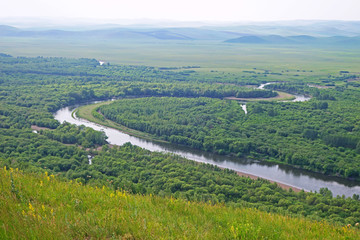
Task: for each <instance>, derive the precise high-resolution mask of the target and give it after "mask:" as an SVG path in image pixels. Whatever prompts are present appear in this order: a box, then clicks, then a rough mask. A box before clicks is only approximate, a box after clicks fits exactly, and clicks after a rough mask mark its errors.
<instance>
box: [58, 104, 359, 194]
mask: <svg viewBox="0 0 360 240" xmlns="http://www.w3.org/2000/svg"><path fill="white" fill-rule="evenodd" d="M93 103H94V102H93ZM76 107H79V106H72V107H65V108H62V109H60V110H58V111H57V112H56V113H55V114H54V117H55V119H56V120H58V121H59V122H61V123H62V122H64V121H66V122H69V123H73V124H76V125H85V126H87V127H91V128H93V129H95V130H98V131H100V130H102V131H104V132H105V134H106V135H107V136H108V139H107V141H108V142H109V143H110V144H114V145H123V144H124V143H126V142H130V143H131V144H133V145H137V146H140V147H142V148H145V149H148V150H150V151H159V152H167V153H174V154H177V155H180V156H182V157H185V158H187V159H190V160H194V161H197V162H203V163H209V164H213V165H216V166H219V167H222V168H228V169H232V170H235V171H239V172H243V173H247V174H251V175H255V176H258V177H261V178H265V179H268V180H272V181H275V182H279V183H283V184H286V185H289V186H293V187H295V188H300V189H304V190H305V191H319V189H320V188H324V187H326V188H328V189H330V190H331V191H332V192H333V195H334V196H336V195H345V196H346V197H351V196H352V195H353V194H359V195H360V183H358V182H353V181H350V180H346V179H342V178H337V177H329V176H325V175H323V174H318V173H313V172H309V171H306V170H301V169H297V168H293V167H291V166H286V165H279V164H274V163H268V162H263V161H258V160H253V159H241V158H236V157H229V156H222V155H217V154H212V153H208V152H204V151H199V150H195V149H192V148H188V147H183V146H179V145H175V144H166V143H158V142H153V141H149V140H144V139H141V138H138V137H134V136H130V135H128V134H125V133H123V132H120V131H118V130H116V129H112V128H108V127H105V126H101V125H98V124H95V123H92V122H89V121H87V120H85V119H80V118H76V117H73V116H72V112H73V110H74V109H75V108H76Z"/></svg>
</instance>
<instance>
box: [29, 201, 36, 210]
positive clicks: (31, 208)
mask: <svg viewBox="0 0 360 240" xmlns="http://www.w3.org/2000/svg"><path fill="white" fill-rule="evenodd" d="M29 209H30V211H32V212H34V211H35V209H34V207H33V205H31V203H29Z"/></svg>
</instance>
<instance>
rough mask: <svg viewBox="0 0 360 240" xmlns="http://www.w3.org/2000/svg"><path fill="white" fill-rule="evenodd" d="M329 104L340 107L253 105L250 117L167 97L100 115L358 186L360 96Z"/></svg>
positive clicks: (213, 102) (220, 105)
mask: <svg viewBox="0 0 360 240" xmlns="http://www.w3.org/2000/svg"><path fill="white" fill-rule="evenodd" d="M330 94H331V95H330ZM349 95H350V96H351V97H349ZM314 96H322V95H321V93H318V95H316V94H314ZM329 96H332V97H333V98H334V99H338V100H319V99H318V97H315V99H313V100H311V101H309V102H265V101H263V102H251V103H248V104H247V111H248V114H245V112H244V111H243V109H242V106H241V104H239V103H238V102H236V101H231V100H220V99H212V98H168V97H164V98H139V99H122V100H119V101H117V102H114V103H112V104H109V105H103V106H100V107H99V108H98V111H99V112H100V113H102V114H103V115H104V117H105V118H107V119H110V120H112V121H114V122H117V123H119V124H121V125H124V126H126V127H128V128H133V129H136V130H139V131H144V132H147V133H151V134H153V135H155V136H156V137H160V138H161V139H164V140H166V141H169V142H172V143H176V144H183V145H187V146H190V147H192V148H197V149H201V150H206V151H210V152H216V153H219V154H234V155H236V156H238V157H241V156H249V155H251V156H254V157H257V158H261V159H266V160H270V161H277V162H282V163H286V164H289V165H294V166H297V167H301V168H305V169H308V170H312V171H317V172H322V173H325V174H329V175H337V176H343V177H346V178H354V179H359V177H360V175H359V174H360V155H359V153H360V142H359V140H360V128H359V125H358V123H359V116H358V114H357V113H358V110H360V109H359V105H358V103H357V101H356V99H358V98H359V97H360V94H359V92H358V91H354V90H348V89H338V90H333V91H331V92H330V93H329ZM319 98H320V99H322V98H321V97H319ZM350 106H351V108H350Z"/></svg>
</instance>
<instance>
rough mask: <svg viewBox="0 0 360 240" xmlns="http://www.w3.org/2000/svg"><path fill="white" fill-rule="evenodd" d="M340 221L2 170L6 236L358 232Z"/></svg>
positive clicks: (0, 229) (1, 223) (1, 232)
mask: <svg viewBox="0 0 360 240" xmlns="http://www.w3.org/2000/svg"><path fill="white" fill-rule="evenodd" d="M359 236H360V231H359V229H357V227H350V226H334V225H330V224H328V223H326V222H315V221H310V220H306V219H302V218H291V217H287V216H281V215H276V214H269V213H265V212H261V211H258V210H255V209H240V208H236V209H234V208H231V207H225V206H222V205H210V204H206V203H198V202H186V201H183V200H175V199H172V198H170V199H169V198H161V197H157V196H151V195H149V196H142V195H130V194H128V193H126V192H124V191H120V190H119V191H112V190H110V189H108V188H107V187H103V188H94V187H91V186H83V185H81V183H77V182H72V181H70V182H65V181H60V180H58V179H57V178H56V177H54V176H53V175H51V176H48V174H45V175H44V174H43V175H39V174H29V173H23V172H21V171H19V170H17V169H15V170H14V169H1V170H0V239H359Z"/></svg>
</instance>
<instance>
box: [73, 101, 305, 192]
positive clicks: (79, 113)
mask: <svg viewBox="0 0 360 240" xmlns="http://www.w3.org/2000/svg"><path fill="white" fill-rule="evenodd" d="M111 102H112V101H106V102H100V103H96V104H90V105H85V106H81V107H79V108H77V109H75V110H74V111H73V112H72V116H73V117H74V115H75V116H76V117H79V118H83V119H86V120H88V121H90V122H93V123H96V124H99V125H103V126H106V127H109V128H112V129H115V130H118V131H121V132H123V133H126V134H129V135H131V136H135V137H139V138H143V139H146V140H151V141H156V142H162V143H168V144H170V143H169V142H167V141H164V140H160V139H155V138H154V137H153V136H151V135H149V134H146V133H143V132H140V131H137V130H134V129H130V128H127V127H125V126H122V125H120V124H117V123H115V122H113V121H110V120H108V119H105V120H100V119H98V118H96V117H94V116H93V115H92V112H93V111H94V110H96V109H97V108H98V107H99V106H101V105H106V104H110V103H111ZM220 168H222V169H225V168H223V167H220ZM235 172H236V173H237V175H239V176H241V177H249V178H251V179H258V178H262V177H260V176H256V175H253V174H249V173H245V172H241V171H235ZM262 179H266V178H262ZM266 180H268V181H270V182H271V183H276V184H277V185H278V186H279V187H281V188H283V189H285V190H289V189H292V190H293V191H294V192H300V191H301V189H300V188H297V187H294V186H291V185H287V184H284V183H280V182H276V181H273V180H270V179H266Z"/></svg>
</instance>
